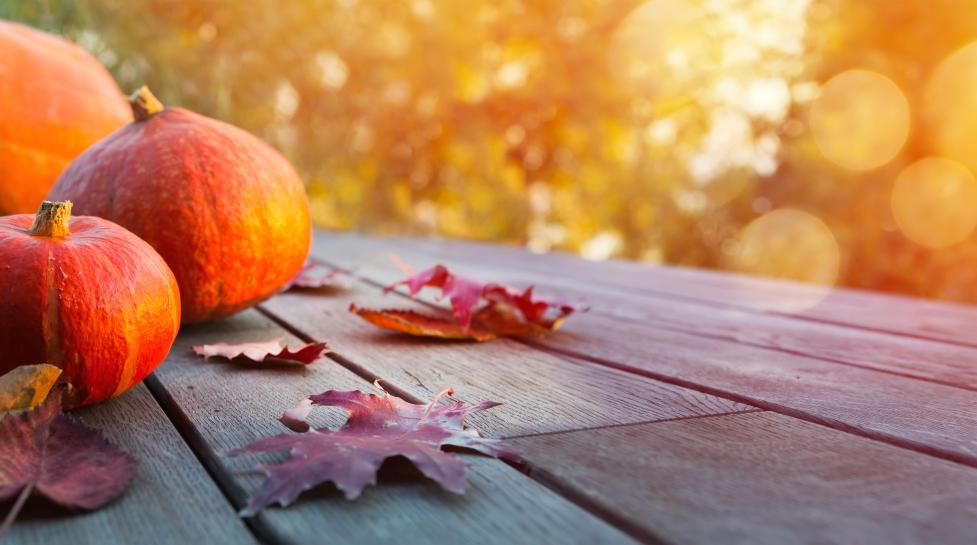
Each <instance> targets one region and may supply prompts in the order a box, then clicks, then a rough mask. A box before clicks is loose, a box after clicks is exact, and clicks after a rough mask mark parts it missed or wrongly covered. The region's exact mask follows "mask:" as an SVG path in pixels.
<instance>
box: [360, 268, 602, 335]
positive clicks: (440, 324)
mask: <svg viewBox="0 0 977 545" xmlns="http://www.w3.org/2000/svg"><path fill="white" fill-rule="evenodd" d="M401 268H402V269H404V270H405V272H406V271H407V270H409V269H408V268H407V267H406V265H402V266H401ZM399 286H407V290H408V294H409V295H410V296H411V297H415V296H416V295H417V294H418V293H420V291H421V290H422V289H424V288H425V287H433V288H440V289H441V297H447V298H448V299H449V301H450V302H451V310H452V313H453V314H454V316H455V318H456V319H457V324H451V323H450V322H449V321H447V320H442V319H439V318H432V317H429V316H426V315H423V314H419V313H416V312H410V311H395V310H389V309H388V310H382V311H369V312H371V313H373V314H364V313H361V312H357V314H360V316H361V317H363V318H364V319H366V320H367V321H369V322H371V323H373V324H374V325H377V326H379V327H385V328H388V329H394V330H396V331H402V332H404V333H409V334H412V335H422V336H434V337H444V338H477V337H476V336H475V335H468V336H466V335H465V333H464V332H465V331H466V330H467V329H468V328H473V329H475V328H477V329H478V330H479V331H480V332H485V333H491V334H492V335H493V336H494V335H496V334H498V335H536V336H539V335H543V334H545V333H547V332H549V331H555V330H556V329H558V328H559V327H560V326H561V325H562V324H563V321H564V320H565V319H566V317H567V316H569V315H570V314H572V313H574V312H577V311H583V310H586V308H585V307H582V306H578V305H573V304H570V303H568V302H564V301H548V300H545V299H540V298H537V297H535V296H534V295H533V288H532V287H529V288H527V289H525V290H523V291H519V290H516V289H514V288H511V287H509V286H505V285H502V284H498V283H487V284H483V283H480V282H478V281H476V280H471V279H469V278H465V277H463V276H459V275H456V274H454V273H452V272H451V271H449V270H448V268H447V267H445V266H444V265H435V266H434V267H431V268H430V269H427V270H425V271H421V272H419V273H417V274H413V275H412V274H409V273H408V277H407V278H405V279H403V280H401V281H399V282H395V283H393V284H391V285H389V286H387V287H386V288H384V293H388V292H390V291H391V290H394V289H396V288H397V287H399ZM354 312H355V311H354ZM457 326H460V329H459V327H457ZM478 336H480V337H484V338H479V339H478V340H488V339H489V338H491V337H487V336H486V335H484V333H479V334H478Z"/></svg>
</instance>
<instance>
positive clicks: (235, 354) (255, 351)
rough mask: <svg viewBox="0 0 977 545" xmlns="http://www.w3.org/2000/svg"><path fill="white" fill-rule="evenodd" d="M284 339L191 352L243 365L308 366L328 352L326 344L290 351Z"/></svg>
mask: <svg viewBox="0 0 977 545" xmlns="http://www.w3.org/2000/svg"><path fill="white" fill-rule="evenodd" d="M283 340H284V339H281V338H278V339H273V340H270V341H268V342H257V343H241V344H225V343H217V344H204V345H200V346H194V347H193V351H194V352H195V353H196V354H197V355H198V356H203V357H204V359H208V360H209V359H210V358H215V357H220V358H225V359H227V360H231V361H237V362H245V363H275V362H291V363H301V364H302V365H309V364H310V363H312V362H314V361H316V360H317V359H319V358H321V357H322V356H323V355H324V354H325V353H326V352H328V351H329V349H328V347H327V346H326V343H324V342H318V343H309V344H306V345H302V346H300V347H299V348H297V349H295V350H292V349H290V348H288V347H286V346H282V341H283Z"/></svg>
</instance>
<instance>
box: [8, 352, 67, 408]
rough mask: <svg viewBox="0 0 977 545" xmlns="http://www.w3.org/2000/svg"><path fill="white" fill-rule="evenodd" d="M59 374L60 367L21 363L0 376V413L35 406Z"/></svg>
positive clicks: (45, 394)
mask: <svg viewBox="0 0 977 545" xmlns="http://www.w3.org/2000/svg"><path fill="white" fill-rule="evenodd" d="M60 376H61V368H59V367H55V366H54V365H49V364H47V363H41V364H38V365H21V366H20V367H17V368H15V369H14V370H12V371H10V372H8V373H6V374H5V375H2V376H0V413H3V412H6V411H18V410H24V409H33V408H34V407H37V406H38V405H40V404H41V403H43V402H44V400H45V399H47V396H48V392H50V391H51V387H53V386H54V383H55V382H57V381H58V377H60Z"/></svg>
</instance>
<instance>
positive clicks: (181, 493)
mask: <svg viewBox="0 0 977 545" xmlns="http://www.w3.org/2000/svg"><path fill="white" fill-rule="evenodd" d="M72 414H73V415H74V416H76V417H78V418H80V419H81V420H83V421H84V422H86V423H88V424H89V425H91V426H93V427H95V428H98V429H99V430H101V431H102V432H103V433H104V434H105V435H106V437H108V438H109V439H110V440H111V441H112V442H114V443H115V444H117V445H119V446H120V447H121V448H122V449H124V450H125V451H126V452H128V453H130V454H132V455H133V456H135V457H136V458H137V459H138V460H139V467H138V470H137V473H136V476H135V478H134V479H133V482H132V484H131V485H130V487H129V489H128V490H127V491H126V492H125V494H124V495H123V496H122V497H121V498H119V499H117V500H116V501H115V502H113V503H111V504H109V505H108V506H106V507H104V508H102V509H100V510H98V511H94V512H91V513H80V514H64V513H59V514H57V515H51V514H50V513H51V512H52V511H51V510H50V509H47V508H45V505H44V504H43V503H41V502H40V501H38V502H37V503H36V504H35V505H34V509H32V511H33V513H30V512H28V513H24V514H23V515H22V516H21V518H20V519H19V520H18V521H17V522H16V523H15V524H14V526H13V528H12V531H11V534H10V535H9V536H8V539H7V540H6V541H4V543H9V544H10V545H31V544H37V545H51V544H53V543H74V544H82V545H83V544H91V545H107V544H116V543H118V544H123V543H140V544H168V545H174V544H180V543H193V542H198V543H217V544H220V543H226V544H228V545H231V544H234V545H238V544H246V543H257V542H256V541H255V539H254V537H253V536H252V534H251V533H250V532H249V531H248V529H247V527H246V526H245V525H244V523H243V522H242V521H241V519H240V518H239V517H238V516H237V514H236V513H235V510H234V509H233V508H232V507H231V505H230V504H229V503H228V502H227V499H226V498H225V497H224V496H223V495H222V494H221V492H220V490H218V488H217V486H216V485H215V484H214V481H212V480H211V478H210V476H209V475H208V474H207V473H206V471H204V468H203V466H201V465H200V463H199V462H198V461H197V459H196V458H195V457H194V455H193V453H192V452H190V449H189V448H187V446H186V444H185V443H184V442H183V439H181V438H180V436H179V434H178V433H177V431H176V430H175V429H174V428H173V426H172V425H171V424H170V422H169V421H168V420H167V419H166V415H164V414H163V412H162V410H160V407H159V405H157V404H156V401H155V400H153V398H152V396H150V394H149V391H148V390H146V387H145V386H143V385H142V384H140V385H138V386H136V387H135V388H133V389H132V390H131V391H129V392H128V393H126V394H125V395H123V396H121V397H119V398H116V399H112V400H109V401H106V402H104V403H101V404H99V405H96V406H93V407H87V408H84V409H79V410H77V411H73V412H72ZM31 502H34V500H31ZM29 504H30V502H29Z"/></svg>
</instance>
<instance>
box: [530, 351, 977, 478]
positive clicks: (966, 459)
mask: <svg viewBox="0 0 977 545" xmlns="http://www.w3.org/2000/svg"><path fill="white" fill-rule="evenodd" d="M517 340H519V342H522V343H525V344H526V345H528V346H533V347H535V348H537V349H539V350H543V351H545V352H550V353H552V354H556V355H563V356H568V357H572V358H579V359H582V360H586V361H589V362H592V363H596V364H598V365H606V366H607V367H611V368H613V369H618V370H620V371H626V372H629V373H633V374H636V375H640V376H643V377H647V378H651V379H654V380H657V381H660V382H665V383H668V384H674V385H675V386H681V387H683V388H688V389H690V390H695V391H697V392H702V393H704V394H709V395H713V396H716V397H722V398H726V399H729V400H730V401H735V402H738V403H743V404H745V405H753V406H754V407H759V408H761V409H764V410H767V411H771V412H775V413H778V414H782V415H784V416H789V417H792V418H797V419H798V420H804V421H806V422H811V423H813V424H818V425H821V426H825V427H828V428H832V429H835V430H838V431H842V432H845V433H849V434H851V435H857V436H859V437H864V438H866V439H871V440H873V441H878V442H880V443H885V444H888V445H892V446H895V447H899V448H903V449H906V450H911V451H914V452H918V453H920V454H925V455H927V456H932V457H934V458H939V459H942V460H947V461H950V462H954V463H956V464H960V465H964V466H968V467H973V468H977V457H974V456H966V455H963V454H959V453H957V452H953V451H950V450H946V449H941V448H937V447H932V446H930V445H927V444H924V443H919V442H916V441H911V440H908V439H904V438H901V437H897V436H893V435H890V434H887V433H881V432H873V431H868V430H862V429H859V428H857V427H855V426H852V425H850V424H846V423H844V422H841V421H838V420H834V419H831V418H823V417H819V416H815V415H813V414H810V413H808V412H805V411H801V410H798V409H794V408H791V407H788V406H785V405H780V404H777V403H771V402H769V401H763V400H761V399H756V398H753V397H749V396H745V395H742V394H737V393H735V392H730V391H728V390H723V389H720V388H714V387H712V386H707V385H705V384H699V383H696V382H691V381H688V380H685V379H681V378H678V377H672V376H669V375H663V374H660V373H655V372H653V371H649V370H647V369H640V368H638V367H633V366H631V365H627V364H623V363H618V362H615V361H611V360H607V359H604V358H599V357H595V356H591V355H589V354H584V353H581V352H577V351H574V350H563V349H559V348H554V347H551V346H547V345H541V344H538V343H535V342H533V341H530V340H526V339H517Z"/></svg>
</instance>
